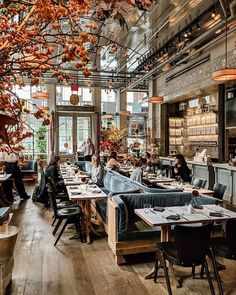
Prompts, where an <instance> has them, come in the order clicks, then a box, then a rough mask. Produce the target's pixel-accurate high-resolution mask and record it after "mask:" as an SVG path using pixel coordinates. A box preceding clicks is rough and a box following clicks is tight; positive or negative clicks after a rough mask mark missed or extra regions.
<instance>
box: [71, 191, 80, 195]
mask: <svg viewBox="0 0 236 295" xmlns="http://www.w3.org/2000/svg"><path fill="white" fill-rule="evenodd" d="M80 194H81V191H76V192H71V195H72V196H76V195H80Z"/></svg>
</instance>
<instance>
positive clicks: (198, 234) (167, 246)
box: [154, 223, 223, 295]
mask: <svg viewBox="0 0 236 295" xmlns="http://www.w3.org/2000/svg"><path fill="white" fill-rule="evenodd" d="M212 225H213V224H212V223H211V224H208V225H201V226H183V225H176V226H175V228H174V242H161V243H158V244H157V251H156V261H155V272H154V282H156V281H157V275H158V270H159V268H160V267H163V269H164V273H165V278H166V283H167V289H168V293H169V295H172V290H171V284H170V279H169V274H168V268H167V265H166V261H169V262H170V263H172V264H173V265H179V266H182V267H192V271H195V266H198V265H201V266H203V268H204V269H205V270H206V274H207V279H208V283H209V286H210V290H211V294H215V291H214V287H213V283H212V280H211V276H210V272H209V268H208V263H207V260H206V255H209V257H210V258H211V259H212V262H213V270H214V274H215V277H216V279H217V284H218V287H219V290H220V294H223V291H222V287H221V282H220V279H219V275H218V271H217V268H216V262H215V257H214V253H213V251H211V249H210V247H209V244H208V242H209V238H210V233H211V230H212Z"/></svg>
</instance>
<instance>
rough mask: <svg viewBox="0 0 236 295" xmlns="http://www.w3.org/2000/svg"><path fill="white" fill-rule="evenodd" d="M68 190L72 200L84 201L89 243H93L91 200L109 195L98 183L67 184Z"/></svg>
mask: <svg viewBox="0 0 236 295" xmlns="http://www.w3.org/2000/svg"><path fill="white" fill-rule="evenodd" d="M66 188H67V192H68V195H69V198H70V200H73V201H76V202H80V201H82V207H83V210H84V214H85V222H86V223H85V224H86V238H87V243H88V244H90V243H91V239H90V232H91V201H92V200H97V199H104V198H107V195H106V194H105V193H104V192H103V191H102V190H101V189H100V188H99V187H98V186H97V185H94V184H93V185H87V184H81V185H79V186H78V187H75V186H73V185H67V186H66Z"/></svg>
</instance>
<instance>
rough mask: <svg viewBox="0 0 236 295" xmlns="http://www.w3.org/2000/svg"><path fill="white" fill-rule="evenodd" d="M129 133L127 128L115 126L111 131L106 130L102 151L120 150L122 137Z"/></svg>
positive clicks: (101, 145) (101, 146) (101, 144)
mask: <svg viewBox="0 0 236 295" xmlns="http://www.w3.org/2000/svg"><path fill="white" fill-rule="evenodd" d="M126 135H127V129H126V128H123V129H119V128H117V127H115V126H112V127H111V129H110V130H109V131H107V132H106V136H105V138H104V140H103V141H101V143H100V149H101V150H102V151H105V150H109V151H117V152H118V151H119V150H120V149H121V148H122V146H123V144H122V139H123V138H124V137H125V136H126Z"/></svg>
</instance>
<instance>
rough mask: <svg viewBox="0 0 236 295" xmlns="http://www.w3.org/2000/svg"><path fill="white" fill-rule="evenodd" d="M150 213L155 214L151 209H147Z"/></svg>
mask: <svg viewBox="0 0 236 295" xmlns="http://www.w3.org/2000/svg"><path fill="white" fill-rule="evenodd" d="M148 210H149V211H150V212H151V213H153V214H157V213H156V212H155V211H153V210H152V209H148Z"/></svg>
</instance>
